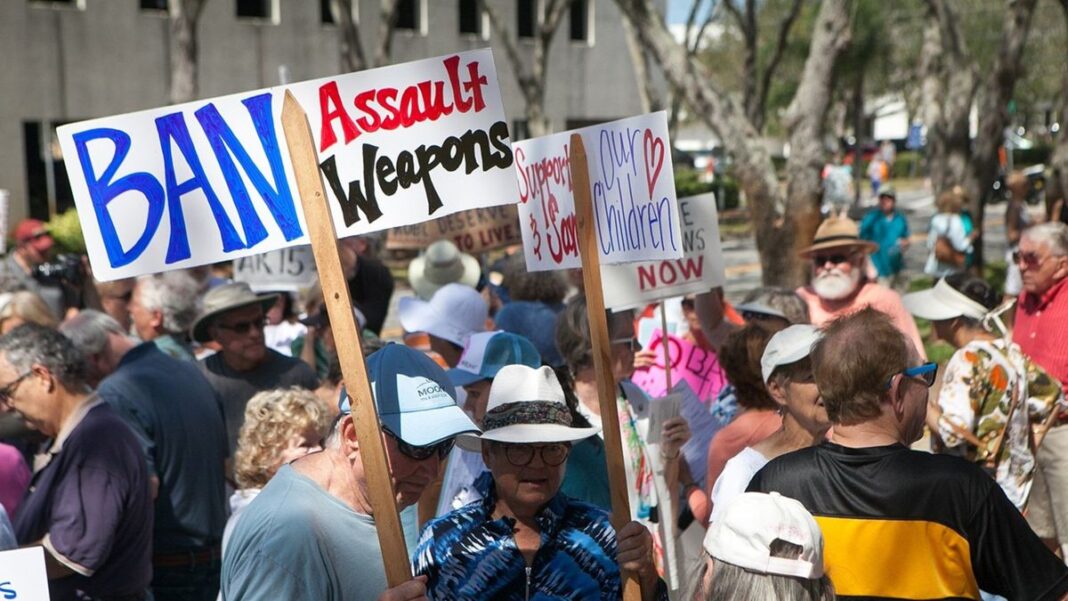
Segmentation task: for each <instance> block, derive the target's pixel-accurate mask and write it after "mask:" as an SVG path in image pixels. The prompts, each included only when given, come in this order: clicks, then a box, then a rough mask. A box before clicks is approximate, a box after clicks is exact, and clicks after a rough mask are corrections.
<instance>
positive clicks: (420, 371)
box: [338, 344, 479, 447]
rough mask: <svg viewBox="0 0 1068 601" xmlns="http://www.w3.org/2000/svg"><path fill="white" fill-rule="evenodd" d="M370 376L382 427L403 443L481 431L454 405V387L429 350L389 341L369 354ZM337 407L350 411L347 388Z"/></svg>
mask: <svg viewBox="0 0 1068 601" xmlns="http://www.w3.org/2000/svg"><path fill="white" fill-rule="evenodd" d="M367 377H368V378H369V379H370V380H371V391H372V393H373V394H374V398H375V408H377V409H378V418H379V420H380V421H381V422H382V427H383V428H384V429H386V430H388V431H389V432H390V433H391V434H393V435H394V436H396V437H397V438H399V439H401V440H403V441H404V442H406V443H408V444H410V445H412V446H416V447H425V446H429V445H432V444H436V443H438V442H441V441H443V440H447V439H449V438H453V437H455V436H456V435H458V434H469V433H475V434H477V433H478V432H479V429H478V427H477V426H475V423H474V422H472V421H471V418H469V417H467V414H466V413H464V412H463V410H462V409H460V408H459V407H457V406H456V397H455V387H454V386H453V384H452V383H451V382H449V378H448V376H446V375H445V370H443V369H441V367H439V366H438V364H437V363H434V361H433V360H432V359H431V358H430V357H427V356H426V355H425V354H423V353H421V352H419V351H417V350H415V349H412V348H409V347H407V346H404V345H401V344H388V345H386V346H385V347H383V348H381V349H379V350H378V351H376V352H374V353H372V354H371V356H370V357H368V358H367ZM338 409H340V410H341V414H342V415H345V414H348V413H350V412H351V409H352V407H351V400H350V399H349V395H348V391H347V390H345V389H344V388H343V389H342V390H341V398H340V399H339V400H338Z"/></svg>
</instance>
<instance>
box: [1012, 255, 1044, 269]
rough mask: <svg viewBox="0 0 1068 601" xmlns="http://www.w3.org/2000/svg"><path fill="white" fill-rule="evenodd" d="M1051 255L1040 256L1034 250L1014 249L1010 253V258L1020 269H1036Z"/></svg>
mask: <svg viewBox="0 0 1068 601" xmlns="http://www.w3.org/2000/svg"><path fill="white" fill-rule="evenodd" d="M1051 256H1053V255H1046V256H1044V257H1040V256H1038V253H1036V252H1020V251H1015V252H1013V253H1012V260H1013V262H1014V263H1016V265H1017V266H1019V267H1020V268H1021V269H1036V268H1038V267H1042V264H1043V263H1045V262H1046V259H1049V258H1050V257H1051Z"/></svg>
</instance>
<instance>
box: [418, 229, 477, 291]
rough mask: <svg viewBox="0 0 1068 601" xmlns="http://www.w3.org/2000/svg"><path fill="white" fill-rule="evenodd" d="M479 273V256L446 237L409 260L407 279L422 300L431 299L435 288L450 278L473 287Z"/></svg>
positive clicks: (452, 280) (451, 281) (450, 280)
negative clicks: (464, 250)
mask: <svg viewBox="0 0 1068 601" xmlns="http://www.w3.org/2000/svg"><path fill="white" fill-rule="evenodd" d="M481 274H482V268H481V267H480V266H479V264H478V259H475V258H474V257H472V256H471V255H468V254H464V253H462V252H460V249H458V248H456V245H455V244H453V243H452V242H449V241H448V240H438V241H437V242H435V243H433V244H431V245H430V246H428V247H427V249H426V252H425V253H424V254H423V255H421V256H418V257H416V258H414V259H412V262H411V263H409V264H408V282H409V283H411V285H412V289H413V290H415V294H416V295H417V296H418V297H419V298H421V299H423V300H430V297H432V296H434V293H435V292H437V290H438V288H441V287H442V286H444V285H446V284H452V283H453V282H456V283H459V284H464V285H465V286H470V287H472V288H474V287H475V286H477V285H478V278H479V276H480V275H481Z"/></svg>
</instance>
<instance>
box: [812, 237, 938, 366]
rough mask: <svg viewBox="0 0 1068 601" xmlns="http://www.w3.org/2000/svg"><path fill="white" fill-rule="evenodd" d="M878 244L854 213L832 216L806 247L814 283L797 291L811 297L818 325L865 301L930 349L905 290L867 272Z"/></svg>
mask: <svg viewBox="0 0 1068 601" xmlns="http://www.w3.org/2000/svg"><path fill="white" fill-rule="evenodd" d="M878 248H879V245H878V244H875V243H874V242H870V241H868V240H864V239H862V238H861V237H860V229H859V228H858V227H857V224H856V222H854V221H853V220H852V219H849V218H847V217H831V218H830V219H827V220H826V221H824V222H823V223H821V224H820V227H819V229H817V230H816V237H815V239H813V241H812V245H811V246H809V247H807V248H805V249H803V250H802V251H801V257H802V258H804V259H807V260H809V261H811V262H812V283H810V284H809V285H807V286H802V287H800V288H798V289H797V295H798V296H800V297H801V298H802V299H804V301H805V302H806V303H808V314H809V318H810V319H811V321H812V324H813V325H815V326H817V327H818V326H822V325H824V324H826V323H827V322H829V321H833V320H834V319H836V318H838V317H842V316H844V315H849V314H851V313H856V312H857V311H859V310H861V309H863V308H864V307H869V306H870V307H873V308H875V309H878V310H879V311H882V312H883V313H886V314H887V315H889V316H890V319H891V320H893V322H894V325H895V326H897V329H899V330H901V333H902V334H904V335H905V336H907V337H908V339H909V340H910V341H912V343H913V344H914V345H916V348H917V349H919V351H920V355H925V353H924V350H923V340H922V339H921V338H920V331H919V330H918V329H917V328H916V322H915V321H913V319H912V315H909V312H908V311H906V310H905V306H904V305H902V304H901V295H899V294H898V293H897V292H894V291H893V290H891V289H890V288H887V287H885V286H882V285H880V284H879V283H878V282H875V281H873V280H870V279H868V277H867V274H866V273H865V271H866V269H865V266H866V265H867V261H868V254H869V253H872V252H875V251H876V250H878Z"/></svg>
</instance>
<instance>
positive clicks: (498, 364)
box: [447, 332, 541, 386]
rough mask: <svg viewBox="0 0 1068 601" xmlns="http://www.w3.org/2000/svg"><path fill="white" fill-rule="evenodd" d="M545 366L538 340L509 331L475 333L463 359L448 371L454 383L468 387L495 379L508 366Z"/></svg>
mask: <svg viewBox="0 0 1068 601" xmlns="http://www.w3.org/2000/svg"><path fill="white" fill-rule="evenodd" d="M517 364H518V365H526V366H527V367H532V368H535V369H537V368H538V367H541V354H539V353H538V349H537V348H535V347H534V343H532V342H531V341H529V340H527V339H526V338H524V337H522V336H520V335H518V334H511V333H508V332H480V333H478V334H472V335H471V337H470V338H468V340H467V346H465V347H464V352H463V354H462V355H461V356H460V362H459V363H458V364H457V365H456V367H454V368H452V369H450V370H449V371H448V372H447V373H448V376H449V380H450V381H452V383H453V385H454V386H467V385H468V384H473V383H475V382H478V381H479V380H492V379H493V378H495V377H496V376H497V372H499V371H501V368H502V367H504V366H505V365H517Z"/></svg>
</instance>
